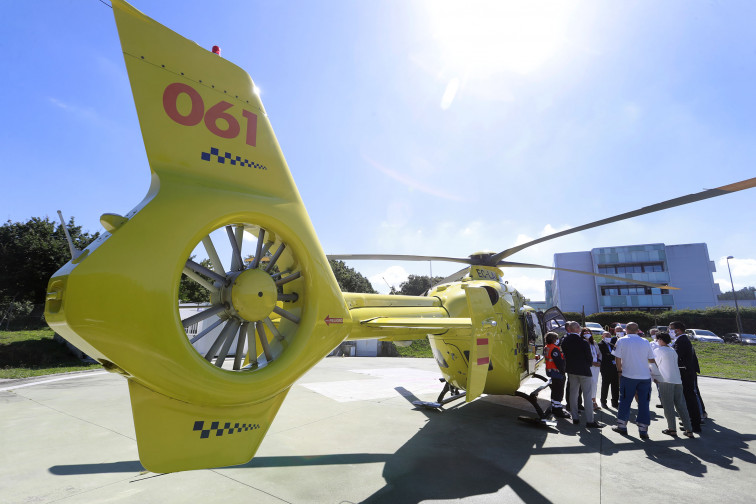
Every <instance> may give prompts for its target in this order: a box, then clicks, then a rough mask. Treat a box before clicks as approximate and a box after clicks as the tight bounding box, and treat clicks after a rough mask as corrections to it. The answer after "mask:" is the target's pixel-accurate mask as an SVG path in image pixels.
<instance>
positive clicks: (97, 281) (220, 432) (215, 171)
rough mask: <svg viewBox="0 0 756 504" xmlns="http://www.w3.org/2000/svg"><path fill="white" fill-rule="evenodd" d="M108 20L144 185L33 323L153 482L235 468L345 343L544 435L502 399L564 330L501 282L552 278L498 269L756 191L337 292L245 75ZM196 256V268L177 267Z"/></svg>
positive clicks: (132, 19) (119, 14)
mask: <svg viewBox="0 0 756 504" xmlns="http://www.w3.org/2000/svg"><path fill="white" fill-rule="evenodd" d="M112 4H113V5H112V6H113V11H114V14H115V20H116V24H117V27H118V31H119V35H120V39H121V45H122V48H123V54H124V58H125V61H126V67H127V70H128V74H129V79H130V81H131V86H132V92H133V95H134V100H135V103H136V107H137V112H138V116H139V121H140V125H141V129H142V136H143V138H144V143H145V148H146V151H147V156H148V160H149V164H150V169H151V177H152V179H151V180H152V182H151V186H150V189H149V191H148V193H147V195H146V196H145V198H144V199H143V200H142V201H141V202H140V203H139V204H138V205H137V206H136V208H134V209H133V210H132V211H130V212H129V213H128V214H126V215H125V216H120V215H116V214H104V215H102V216H101V218H100V220H101V223H102V225H103V227H104V228H105V230H106V232H105V233H103V234H102V235H100V237H99V238H98V239H97V240H95V241H94V242H93V243H92V244H90V245H89V246H88V247H87V248H86V249H84V250H83V251H76V250H74V249H73V247H72V255H73V258H72V260H71V261H70V262H68V263H67V264H66V265H64V266H63V267H62V268H61V269H60V270H59V271H58V272H56V273H55V275H54V276H53V277H52V278H51V279H50V282H49V287H48V292H47V301H46V306H45V317H46V320H47V322H48V324H49V325H50V327H52V328H53V329H54V330H55V331H56V332H57V333H58V334H60V335H62V336H63V337H64V338H66V339H67V340H69V341H70V342H72V343H73V344H75V345H76V346H77V347H79V348H80V349H81V350H83V351H84V352H86V353H87V354H88V355H90V356H92V357H93V358H95V359H96V360H97V361H99V362H100V363H101V364H102V365H103V366H104V367H105V368H106V369H107V370H109V371H112V372H116V373H120V374H122V375H123V376H125V377H126V378H127V380H128V385H129V392H130V396H131V403H132V410H133V415H134V425H135V429H136V435H137V443H138V447H139V456H140V460H141V462H142V464H143V465H144V467H145V468H147V469H149V470H150V471H153V472H173V471H180V470H189V469H198V468H208V467H217V466H227V465H235V464H241V463H245V462H247V461H249V460H250V459H251V458H252V457H253V456H254V454H255V452H256V450H257V448H258V446H259V445H260V443H261V442H262V439H263V437H264V436H265V433H266V432H267V430H268V428H269V427H270V425H271V422H272V421H273V418H274V417H275V415H276V412H277V411H278V408H279V407H280V405H281V403H282V401H283V400H284V398H285V397H286V394H287V392H288V390H289V389H290V387H291V386H292V384H293V383H294V382H295V381H296V380H297V379H298V378H299V377H301V376H302V375H303V374H304V373H305V372H306V371H307V370H309V369H310V368H311V367H312V366H314V365H315V364H316V363H317V362H318V361H320V360H321V359H322V358H324V357H325V356H326V355H328V354H329V353H330V352H331V351H332V350H333V349H334V348H335V347H336V346H338V345H339V344H340V343H341V342H343V341H344V340H345V339H351V340H358V339H367V338H378V339H381V340H384V341H408V340H413V339H419V338H428V339H429V340H430V343H431V346H432V349H433V354H434V356H435V359H436V361H437V363H438V365H439V368H440V371H441V374H442V376H443V378H444V380H445V387H444V390H443V391H442V394H441V395H440V396H439V398H438V401H437V402H435V403H426V405H430V406H432V407H440V406H441V405H442V404H443V403H445V402H446V401H448V400H452V399H456V398H461V397H465V399H466V400H467V401H472V400H474V399H475V398H477V397H479V396H480V395H481V394H516V395H521V396H523V397H525V398H526V399H527V400H529V401H530V402H531V404H533V405H534V407H535V408H536V410H537V412H538V415H539V418H538V420H539V421H542V422H547V421H548V412H544V411H542V410H541V409H540V408H539V407H538V403H537V402H536V401H535V394H536V393H537V391H535V392H531V393H525V392H521V391H520V390H519V389H520V385H521V383H522V381H523V380H525V379H527V378H529V377H531V376H537V375H536V374H535V373H536V368H537V367H538V365H539V362H538V359H537V355H538V348H537V347H538V345H541V344H542V335H543V334H544V332H545V331H546V330H551V329H554V328H558V327H559V326H560V325H562V324H563V322H564V321H563V317H562V315H561V313H560V312H559V311H558V309H553V310H549V311H547V312H546V313H539V312H537V311H536V310H533V309H532V308H530V307H528V306H527V305H526V304H525V300H524V298H523V296H521V295H520V294H519V293H518V292H517V291H516V290H515V289H514V288H512V287H511V286H509V285H508V284H507V283H506V282H505V281H504V280H503V279H502V271H501V268H503V267H524V268H547V269H555V268H549V267H547V266H540V265H535V264H526V263H515V262H510V261H507V260H506V258H508V257H509V256H511V255H512V254H514V253H516V252H518V251H520V250H522V249H524V248H526V247H529V246H532V245H535V244H537V243H541V242H543V241H546V240H550V239H553V238H557V237H560V236H564V235H566V234H569V233H574V232H578V231H582V230H584V229H589V228H592V227H596V226H601V225H604V224H608V223H611V222H616V221H619V220H622V219H627V218H630V217H634V216H637V215H643V214H647V213H651V212H655V211H658V210H662V209H665V208H670V207H673V206H678V205H683V204H686V203H691V202H694V201H698V200H702V199H706V198H711V197H715V196H719V195H723V194H728V193H730V192H735V191H739V190H742V189H746V188H749V187H753V186H754V185H756V179H750V180H746V181H742V182H739V183H736V184H731V185H728V186H723V187H720V188H717V189H712V190H708V191H703V192H700V193H696V194H691V195H688V196H683V197H680V198H676V199H673V200H669V201H666V202H663V203H659V204H656V205H651V206H648V207H644V208H642V209H639V210H636V211H634V212H627V213H625V214H621V215H618V216H615V217H610V218H607V219H603V220H600V221H596V222H593V223H590V224H586V225H584V226H580V227H577V228H573V229H569V230H566V231H562V232H559V233H555V234H552V235H550V236H546V237H543V238H540V239H538V240H534V241H531V242H529V243H525V244H522V245H519V246H517V247H513V248H510V249H507V250H504V251H502V252H499V253H490V252H481V253H476V254H473V255H471V256H470V257H467V258H450V257H427V256H423V257H420V256H386V255H380V256H378V255H365V256H355V255H349V256H347V255H334V256H330V257H331V258H333V259H348V260H356V259H393V260H396V259H402V260H407V259H409V260H422V261H427V260H437V261H453V262H460V263H464V264H465V265H466V266H465V267H464V269H462V270H460V271H459V272H457V273H456V274H454V275H452V276H450V277H449V278H447V279H444V281H442V282H441V283H439V284H438V285H435V286H434V287H432V288H431V289H430V291H429V292H428V293H427V295H425V296H394V295H371V294H354V293H342V292H341V291H340V290H339V288H338V284H337V282H336V279H335V277H334V275H333V272H332V270H331V268H330V266H329V263H328V256H326V254H325V253H324V251H323V250H322V248H321V246H320V244H319V242H318V239H317V236H316V234H315V231H314V229H313V227H312V224H311V222H310V219H309V216H308V214H307V211H306V210H305V207H304V204H303V203H302V200H301V198H300V196H299V193H298V191H297V188H296V186H295V184H294V180H293V178H292V175H291V173H290V171H289V169H288V167H287V165H286V161H285V160H284V157H283V154H282V153H281V150H280V148H279V145H278V142H277V141H276V138H275V136H274V133H273V130H272V128H271V125H270V122H269V121H268V118H267V115H266V113H265V109H264V108H263V105H262V103H261V101H260V98H259V96H258V95H257V94H256V93H255V92H254V89H255V88H254V84H253V82H252V80H251V78H250V77H249V75H248V74H247V73H246V72H244V71H243V70H242V69H240V68H238V67H237V66H235V65H234V64H232V63H230V62H228V61H226V60H224V59H222V58H221V57H220V56H219V55H217V54H214V53H213V52H210V51H207V50H205V49H203V48H201V47H199V46H197V45H196V44H195V43H193V42H191V41H189V40H187V39H185V38H183V37H181V36H180V35H178V34H176V33H174V32H173V31H171V30H170V29H168V28H166V27H164V26H162V25H160V24H158V23H157V22H155V21H154V20H152V19H150V18H149V17H147V16H145V15H144V14H142V13H141V12H139V11H137V10H136V9H134V8H133V7H132V6H130V5H129V4H127V3H126V2H124V1H122V0H113V2H112ZM219 234H220V235H221V236H220V238H219ZM219 239H220V240H222V241H223V242H224V243H223V244H222V246H221V244H219V243H218V240H219ZM245 247H249V249H250V250H248V251H247V252H251V253H249V254H248V256H251V257H252V260H251V261H246V260H245V258H246V256H245V253H244V252H245ZM224 248H226V249H228V250H229V254H228V255H226V254H225V253H223V249H224ZM197 249H200V250H204V251H205V253H206V256H207V258H208V259H209V266H204V265H202V264H200V263H198V262H196V261H194V260H193V259H192V257H193V252H194V251H195V250H197ZM219 251H220V252H219ZM221 255H223V256H224V257H223V258H221ZM228 256H230V257H228ZM568 271H571V270H568ZM580 273H584V272H580ZM586 274H590V275H594V276H601V277H605V278H611V279H615V280H618V281H626V279H624V278H620V277H613V276H610V275H599V274H594V273H586ZM182 275H185V276H186V277H188V278H189V279H191V281H194V282H196V283H198V284H199V285H201V286H202V287H204V288H206V289H207V290H208V291H209V292H210V304H209V305H207V306H205V307H202V308H201V309H200V311H198V312H197V313H195V314H193V315H190V316H187V317H183V318H182V316H181V312H180V311H179V308H178V289H179V282H180V280H181V278H182ZM633 282H634V283H639V284H643V285H649V286H652V287H664V288H667V289H669V288H673V287H670V286H661V285H657V284H651V283H646V282H638V281H635V280H633ZM211 320H212V321H213V322H212V323H208V324H207V326H206V327H203V329H202V330H198V331H196V332H194V331H193V330H192V328H196V327H197V326H198V325H199V324H200V322H202V323H204V322H209V321H211ZM208 341H209V344H207V345H206V346H205V347H203V350H202V351H201V352H200V351H198V348H200V347H199V344H200V343H206V342H208ZM547 385H548V382H546V384H544V386H547ZM538 390H540V388H539V389H538ZM448 392H451V393H452V396H451V397H450V398H446V399H444V397H445V395H446V393H448Z"/></svg>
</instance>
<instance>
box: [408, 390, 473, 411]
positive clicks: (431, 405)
mask: <svg viewBox="0 0 756 504" xmlns="http://www.w3.org/2000/svg"><path fill="white" fill-rule="evenodd" d="M466 395H467V394H466V393H465V392H460V393H459V394H455V395H453V396H451V397H447V398H446V399H443V400H441V401H412V404H414V405H415V406H420V407H423V408H428V409H441V407H442V406H443V405H444V404H448V403H450V402H452V401H456V400H458V399H462V398H463V397H465V396H466Z"/></svg>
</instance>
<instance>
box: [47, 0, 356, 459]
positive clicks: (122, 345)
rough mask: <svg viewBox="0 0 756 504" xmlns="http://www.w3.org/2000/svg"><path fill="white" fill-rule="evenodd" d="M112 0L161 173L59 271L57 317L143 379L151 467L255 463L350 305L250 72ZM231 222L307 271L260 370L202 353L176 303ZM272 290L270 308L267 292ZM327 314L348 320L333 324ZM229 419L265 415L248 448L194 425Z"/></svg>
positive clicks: (139, 419) (112, 363)
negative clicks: (225, 159) (194, 266)
mask: <svg viewBox="0 0 756 504" xmlns="http://www.w3.org/2000/svg"><path fill="white" fill-rule="evenodd" d="M113 10H114V13H115V18H116V23H117V26H118V31H119V34H120V37H121V43H122V46H123V51H124V59H125V61H126V67H127V69H128V73H129V77H130V80H131V85H132V91H133V94H134V100H135V103H136V106H137V112H138V115H139V121H140V125H141V129H142V135H143V137H144V143H145V147H146V150H147V157H148V159H149V163H150V168H151V177H152V184H151V187H150V190H149V193H148V194H147V196H146V197H145V199H144V200H143V201H142V202H141V203H140V204H139V205H138V206H137V207H136V208H135V209H134V210H132V211H131V212H130V213H129V214H128V215H127V216H126V219H127V220H125V221H124V222H121V221H120V220H119V219H115V220H114V219H112V218H108V219H106V222H108V223H113V225H111V226H110V229H111V230H110V232H106V233H104V234H103V235H102V236H101V237H100V238H99V239H98V240H97V241H96V242H95V243H93V244H92V245H90V246H89V247H88V248H87V250H86V254H85V255H84V258H83V259H80V260H78V261H76V263H74V262H69V263H68V264H66V265H65V266H64V267H63V268H61V270H59V271H58V272H57V273H56V274H55V275H54V276H53V278H52V279H51V280H50V286H49V291H50V293H51V295H50V296H49V298H50V299H49V300H48V303H47V306H46V313H45V316H46V320H47V321H48V323H49V325H50V326H51V327H52V328H53V329H54V330H55V331H56V332H58V333H59V334H61V335H63V336H64V337H65V338H66V339H68V340H69V341H71V342H72V343H74V344H75V345H76V346H78V347H79V348H81V349H82V350H83V351H84V352H86V353H87V354H89V355H90V356H92V357H94V358H95V359H97V360H99V361H100V362H103V363H105V364H106V367H107V368H108V369H111V370H115V371H118V372H121V373H122V374H124V375H126V376H127V377H128V378H129V380H130V381H131V382H132V383H131V386H130V390H131V392H132V406H133V411H134V417H135V424H136V426H137V441H138V443H139V450H140V457H142V459H143V461H144V463H145V466H146V467H147V468H148V469H150V470H153V471H157V472H160V471H176V470H183V469H192V468H198V467H208V466H213V465H228V464H234V463H237V462H239V461H245V460H243V459H244V457H247V459H246V460H248V459H249V457H251V456H252V454H254V451H255V450H256V448H257V445H258V444H259V442H260V440H261V439H262V434H263V433H264V432H265V431H266V430H267V428H268V427H269V425H270V421H271V420H272V418H273V415H274V414H275V412H276V411H277V409H278V406H279V405H280V402H281V400H282V399H283V397H284V395H285V393H286V390H287V389H288V388H289V387H290V386H291V384H292V383H293V382H294V381H295V380H296V379H297V378H298V377H299V376H301V375H302V374H303V373H304V372H305V371H307V370H308V369H309V368H310V367H311V366H313V365H314V364H315V363H316V362H318V361H319V360H320V359H321V358H323V357H324V356H325V355H326V354H328V352H330V351H331V350H332V349H333V348H334V347H335V346H336V345H337V344H338V343H339V342H341V341H342V340H343V339H344V337H345V336H346V334H347V330H348V325H349V313H348V311H347V310H346V306H345V304H344V301H343V298H342V296H341V294H340V292H339V290H338V286H337V284H336V281H335V278H334V277H333V273H332V272H331V269H330V266H329V265H328V262H327V260H326V258H325V255H324V254H323V252H322V249H321V247H320V244H319V243H318V240H317V237H316V236H315V232H314V230H313V228H312V225H311V223H310V220H309V217H308V215H307V212H306V210H305V208H304V205H303V204H302V201H301V199H300V196H299V193H298V191H297V189H296V186H295V185H294V181H293V179H292V177H291V174H290V172H289V169H288V167H287V165H286V162H285V160H284V157H283V155H282V153H281V151H280V148H279V146H278V143H277V141H276V139H275V136H274V134H273V130H272V128H271V126H270V123H269V121H268V118H267V116H266V115H265V111H264V109H263V107H262V104H261V102H260V99H259V97H258V96H257V95H256V94H255V93H254V84H253V82H252V80H251V79H250V77H249V76H248V75H247V74H246V72H244V71H243V70H241V69H240V68H238V67H236V66H235V65H233V64H232V63H230V62H228V61H226V60H224V59H222V58H220V57H218V56H217V55H215V54H213V53H211V52H209V51H206V50H205V49H202V48H201V47H199V46H197V45H196V44H195V43H193V42H191V41H189V40H187V39H185V38H183V37H181V36H179V35H177V34H175V33H174V32H172V31H171V30H169V29H167V28H165V27H163V26H161V25H160V24H158V23H156V22H155V21H153V20H151V19H150V18H148V17H146V16H144V15H143V14H142V13H140V12H138V11H137V10H135V9H134V8H132V7H131V6H130V5H128V4H126V3H125V2H122V1H119V0H114V1H113ZM237 126H238V128H237ZM216 152H217V153H218V154H216ZM227 152H228V153H230V155H231V157H232V158H234V159H235V158H236V156H239V157H240V158H241V159H242V160H246V162H245V163H236V164H235V165H231V164H230V163H224V164H222V165H221V164H220V163H218V156H221V157H222V156H225V153H227ZM231 223H256V224H258V225H260V226H262V227H264V228H265V229H271V230H273V231H274V232H275V235H276V239H277V240H280V241H283V242H285V243H286V244H288V246H289V249H287V255H286V257H282V259H281V261H279V263H280V264H281V265H282V267H283V266H286V267H287V268H289V269H291V270H296V271H299V272H301V279H299V280H296V281H294V282H291V283H290V284H287V288H290V289H293V288H296V290H297V291H298V293H299V294H300V297H299V301H297V302H295V303H292V304H291V305H290V308H289V309H288V310H289V311H290V312H291V313H294V314H295V315H296V316H298V317H299V319H300V320H299V324H298V325H297V326H296V328H294V329H292V328H291V327H290V329H291V332H293V333H294V337H292V338H291V340H290V341H287V342H285V344H287V345H288V348H287V349H286V352H284V353H282V354H281V357H280V359H278V360H276V361H275V362H273V363H271V364H270V365H268V366H266V367H265V368H263V369H259V370H253V371H250V372H229V371H227V370H224V369H220V368H218V367H216V366H214V365H212V364H211V363H209V362H208V361H206V360H205V359H203V358H202V357H201V356H200V355H199V354H198V353H197V352H195V351H194V349H193V348H192V346H191V344H190V343H189V341H188V340H187V336H186V334H185V332H184V330H183V327H182V324H181V320H180V318H179V313H178V303H177V294H178V284H179V279H180V277H181V272H182V269H183V267H184V262H185V261H186V259H187V258H188V257H189V254H190V253H191V251H192V249H193V247H194V246H195V244H197V243H198V242H199V241H200V240H201V239H202V238H203V237H205V236H207V235H208V233H210V231H212V230H214V229H217V228H218V227H220V226H223V225H226V224H231ZM251 274H252V273H251ZM242 281H243V282H250V283H254V282H255V279H254V278H249V279H242ZM266 292H267V291H266ZM234 302H239V304H240V306H239V308H240V309H241V311H242V312H243V313H244V312H246V313H247V314H250V312H254V311H255V310H256V309H257V308H255V301H251V300H240V301H236V300H234ZM262 302H264V303H267V305H266V306H269V304H270V300H269V296H266V299H265V300H263V301H262ZM251 315H252V316H257V314H256V313H251ZM326 317H331V318H332V319H340V320H341V323H330V324H326V322H325V319H326ZM279 324H281V325H286V324H291V322H289V321H280V322H279ZM282 330H283V329H282ZM231 420H233V421H234V424H235V423H236V422H237V421H242V423H248V424H252V425H259V426H260V427H259V429H257V431H258V432H257V434H255V435H248V436H246V437H244V436H240V437H238V438H236V439H239V440H241V441H242V442H243V444H244V448H243V450H242V449H241V448H239V450H242V451H243V453H244V455H243V456H241V455H240V453H241V452H237V451H236V450H230V451H227V450H226V449H223V450H218V447H219V446H220V445H219V444H218V442H220V443H223V441H217V440H216V443H215V444H213V443H209V442H208V440H207V439H200V437H199V436H195V434H196V432H195V431H194V426H195V422H197V421H206V422H213V421H231ZM224 446H226V447H227V448H228V446H230V445H224ZM176 452H184V453H185V454H186V456H182V457H177V456H176Z"/></svg>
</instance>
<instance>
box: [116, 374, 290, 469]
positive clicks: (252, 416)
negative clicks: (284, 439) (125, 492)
mask: <svg viewBox="0 0 756 504" xmlns="http://www.w3.org/2000/svg"><path fill="white" fill-rule="evenodd" d="M287 392H288V390H284V391H283V392H281V393H279V394H278V395H275V396H273V397H271V398H269V399H267V400H265V401H262V402H259V403H255V404H242V405H233V406H226V407H223V408H218V407H217V406H206V405H201V404H191V403H186V402H183V401H177V400H175V399H172V398H170V397H168V396H164V395H162V394H158V393H157V392H155V391H153V390H152V389H149V388H147V387H144V386H142V385H140V384H139V383H137V382H136V381H134V380H129V394H130V395H131V407H132V411H133V416H134V429H135V430H136V435H137V440H138V448H139V460H140V462H141V463H142V465H143V466H144V467H145V468H146V469H147V470H149V471H151V472H154V473H166V472H175V471H188V470H192V469H203V468H207V467H222V466H230V465H238V464H244V463H246V462H248V461H249V460H250V459H251V458H252V457H253V456H254V455H255V452H257V448H258V447H259V446H260V443H262V440H263V438H264V437H265V434H266V433H267V431H268V428H269V427H270V424H271V423H272V421H273V418H274V417H275V415H276V413H277V412H278V409H279V407H280V406H281V403H282V402H283V400H284V398H285V397H286V394H287Z"/></svg>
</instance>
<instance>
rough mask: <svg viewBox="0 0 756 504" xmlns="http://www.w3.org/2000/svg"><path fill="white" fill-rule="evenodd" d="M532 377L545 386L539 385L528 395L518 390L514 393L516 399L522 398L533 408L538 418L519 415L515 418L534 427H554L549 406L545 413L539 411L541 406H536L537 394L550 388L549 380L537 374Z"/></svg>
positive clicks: (554, 423) (554, 421)
mask: <svg viewBox="0 0 756 504" xmlns="http://www.w3.org/2000/svg"><path fill="white" fill-rule="evenodd" d="M533 377H534V378H538V379H539V380H543V381H545V382H546V384H545V385H541V386H540V387H538V388H537V389H535V390H534V391H533V392H531V393H529V394H528V393H525V392H522V391H519V390H518V391H516V392H515V395H516V396H517V397H522V398H523V399H525V400H526V401H528V402H529V403H530V405H531V406H533V409H535V410H536V413H537V414H538V417H529V416H524V415H520V416H518V417H517V419H518V420H521V421H523V422H527V423H532V424H535V425H542V426H546V427H556V425H557V423H556V420H554V419H553V417H552V416H551V406H549V407H548V408H547V409H546V411H543V409H541V406H540V405H539V404H538V394H539V393H540V392H541V390H543V389H545V388H547V387H549V386H551V379H549V378H544V377H543V376H540V375H537V374H533Z"/></svg>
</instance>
